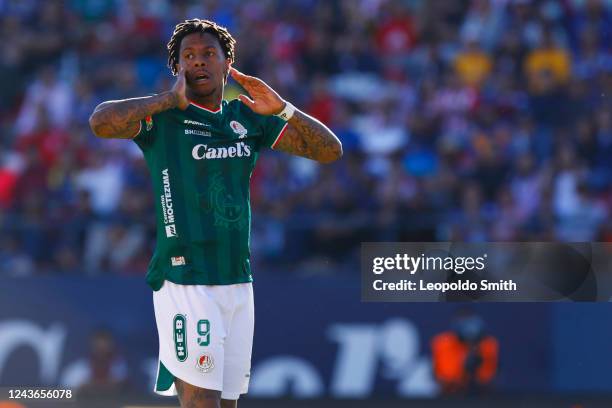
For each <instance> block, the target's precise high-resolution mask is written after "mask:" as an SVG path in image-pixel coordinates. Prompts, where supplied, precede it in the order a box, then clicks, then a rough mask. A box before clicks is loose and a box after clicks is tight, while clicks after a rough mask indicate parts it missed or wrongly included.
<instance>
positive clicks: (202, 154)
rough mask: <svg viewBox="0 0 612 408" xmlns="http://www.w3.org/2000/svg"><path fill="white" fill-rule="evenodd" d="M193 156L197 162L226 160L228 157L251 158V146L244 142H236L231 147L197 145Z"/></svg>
mask: <svg viewBox="0 0 612 408" xmlns="http://www.w3.org/2000/svg"><path fill="white" fill-rule="evenodd" d="M191 156H193V158H194V159H196V160H214V159H226V158H228V157H230V158H233V157H250V156H251V146H249V145H248V144H246V143H244V142H236V143H235V144H234V146H229V147H208V145H205V144H197V145H195V146H193V149H192V150H191Z"/></svg>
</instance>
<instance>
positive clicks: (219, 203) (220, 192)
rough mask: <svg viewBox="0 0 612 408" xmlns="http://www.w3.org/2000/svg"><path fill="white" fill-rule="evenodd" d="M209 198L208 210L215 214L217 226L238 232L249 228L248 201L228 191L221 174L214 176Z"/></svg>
mask: <svg viewBox="0 0 612 408" xmlns="http://www.w3.org/2000/svg"><path fill="white" fill-rule="evenodd" d="M207 198H208V204H207V205H206V208H207V209H208V211H212V212H213V216H214V218H215V222H214V225H215V226H218V227H222V228H227V229H230V228H234V229H237V230H241V229H243V228H246V227H248V224H249V219H248V210H247V205H246V200H245V199H244V198H243V197H241V196H236V194H233V193H232V192H229V191H228V190H227V187H226V183H225V182H224V181H223V175H222V174H221V172H217V173H215V174H213V175H212V178H211V182H210V185H209V187H208V197H207Z"/></svg>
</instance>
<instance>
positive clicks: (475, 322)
mask: <svg viewBox="0 0 612 408" xmlns="http://www.w3.org/2000/svg"><path fill="white" fill-rule="evenodd" d="M431 351H432V359H433V369H434V376H435V378H436V380H437V381H438V383H439V384H440V387H441V389H442V393H443V394H446V395H466V394H467V395H473V394H482V393H483V392H484V391H486V390H487V388H490V387H491V385H492V383H493V380H494V379H495V376H496V375H497V367H498V364H499V363H498V355H499V345H498V341H497V340H496V339H495V337H493V336H492V335H490V334H487V332H486V330H485V326H484V322H483V320H482V318H481V317H479V316H477V315H475V314H473V313H472V312H470V311H466V310H460V311H459V312H458V313H457V314H456V316H455V317H454V319H453V322H452V328H451V330H449V331H445V332H442V333H440V334H438V335H436V336H435V337H434V338H433V339H432V341H431Z"/></svg>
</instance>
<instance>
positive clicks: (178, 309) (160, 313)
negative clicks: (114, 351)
mask: <svg viewBox="0 0 612 408" xmlns="http://www.w3.org/2000/svg"><path fill="white" fill-rule="evenodd" d="M153 305H154V308H155V320H156V322H157V332H158V334H159V365H158V370H157V379H156V383H155V389H154V391H155V392H156V393H158V394H160V395H176V387H175V385H174V379H175V378H179V379H181V380H183V381H184V382H186V383H189V384H191V385H194V386H196V387H200V388H206V389H209V390H217V391H221V398H222V399H229V400H236V399H238V397H239V396H240V394H245V393H246V392H247V390H248V387H249V379H250V371H251V349H252V346H253V328H254V322H255V311H254V306H253V285H252V284H251V283H239V284H234V285H215V286H206V285H177V284H175V283H172V282H168V281H166V282H164V286H162V288H161V289H160V290H158V291H156V292H153Z"/></svg>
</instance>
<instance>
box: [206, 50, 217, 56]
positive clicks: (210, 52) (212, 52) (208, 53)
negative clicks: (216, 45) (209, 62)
mask: <svg viewBox="0 0 612 408" xmlns="http://www.w3.org/2000/svg"><path fill="white" fill-rule="evenodd" d="M213 55H215V52H214V51H206V56H207V57H212V56H213Z"/></svg>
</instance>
